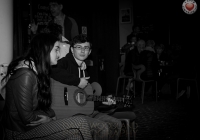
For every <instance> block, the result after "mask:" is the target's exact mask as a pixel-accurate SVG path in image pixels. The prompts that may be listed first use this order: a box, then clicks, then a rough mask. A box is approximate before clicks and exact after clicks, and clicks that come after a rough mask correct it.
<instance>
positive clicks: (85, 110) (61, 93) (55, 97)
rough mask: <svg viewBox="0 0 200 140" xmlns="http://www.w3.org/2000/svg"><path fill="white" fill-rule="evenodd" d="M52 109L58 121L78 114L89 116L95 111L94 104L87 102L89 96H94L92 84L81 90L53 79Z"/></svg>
mask: <svg viewBox="0 0 200 140" xmlns="http://www.w3.org/2000/svg"><path fill="white" fill-rule="evenodd" d="M51 92H52V105H51V107H52V109H53V110H54V111H55V113H56V116H57V119H61V118H66V117H71V116H73V115H76V114H86V115H89V114H91V113H92V112H93V110H94V102H93V101H87V100H86V98H87V96H88V95H93V89H92V86H91V85H90V84H88V85H87V87H86V88H84V89H80V88H78V87H76V86H69V85H65V84H62V83H60V82H58V81H56V80H54V79H52V78H51Z"/></svg>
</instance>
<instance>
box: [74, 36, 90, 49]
mask: <svg viewBox="0 0 200 140" xmlns="http://www.w3.org/2000/svg"><path fill="white" fill-rule="evenodd" d="M85 42H89V43H90V49H91V48H92V43H91V41H90V39H89V37H88V36H87V35H85V34H79V35H77V36H75V37H74V38H73V39H72V41H71V47H73V46H74V45H75V44H77V43H85Z"/></svg>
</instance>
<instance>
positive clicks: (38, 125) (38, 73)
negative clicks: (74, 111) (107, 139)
mask: <svg viewBox="0 0 200 140" xmlns="http://www.w3.org/2000/svg"><path fill="white" fill-rule="evenodd" d="M58 58H59V40H58V38H57V37H56V36H54V35H52V34H46V33H41V34H37V35H35V36H34V37H33V38H32V40H31V43H30V49H29V51H28V52H27V53H26V54H25V55H24V56H22V57H19V58H17V59H16V60H13V61H12V62H11V63H10V64H9V66H8V71H7V75H6V76H5V77H4V78H3V79H2V81H1V82H2V83H4V86H3V87H4V88H5V90H6V98H5V106H4V109H3V116H2V124H3V126H4V128H5V133H6V139H8V140H10V139H48V140H55V139H69V140H72V139H73V140H74V139H77V140H82V139H87V140H92V136H91V132H90V128H89V125H88V123H87V120H86V119H84V117H83V116H74V117H69V118H65V119H58V120H57V119H56V114H55V112H54V110H53V109H51V103H52V98H51V89H50V87H51V86H50V85H51V83H50V73H51V66H52V65H56V64H57V61H58ZM102 131H103V130H102ZM104 132H106V130H105V131H104Z"/></svg>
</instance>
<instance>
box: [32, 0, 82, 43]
mask: <svg viewBox="0 0 200 140" xmlns="http://www.w3.org/2000/svg"><path fill="white" fill-rule="evenodd" d="M48 2H49V7H50V12H51V15H52V16H53V19H52V20H51V21H49V23H52V22H53V23H56V24H58V25H61V26H62V35H63V36H64V37H65V38H66V39H67V40H68V41H71V40H72V38H73V37H74V36H76V35H78V34H79V31H78V25H77V22H76V21H75V19H73V18H72V17H68V16H67V15H66V14H64V13H63V8H64V5H63V1H62V0H50V1H48ZM37 28H38V25H37V24H35V22H34V21H33V23H32V24H31V31H32V32H33V33H34V34H36V32H37Z"/></svg>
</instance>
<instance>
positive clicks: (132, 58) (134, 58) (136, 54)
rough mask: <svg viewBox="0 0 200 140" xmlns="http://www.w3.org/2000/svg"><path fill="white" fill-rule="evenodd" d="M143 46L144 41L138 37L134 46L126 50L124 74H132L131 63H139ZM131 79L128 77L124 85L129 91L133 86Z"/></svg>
mask: <svg viewBox="0 0 200 140" xmlns="http://www.w3.org/2000/svg"><path fill="white" fill-rule="evenodd" d="M144 48H145V41H144V40H142V39H140V40H138V42H137V44H136V47H135V48H134V49H132V50H130V51H129V52H128V54H127V57H126V59H125V66H124V75H126V76H134V73H133V69H132V65H133V64H134V65H140V54H141V52H142V51H143V50H144ZM131 81H132V79H131V78H130V79H129V81H128V84H127V86H126V89H127V90H129V89H130V91H132V88H133V83H132V82H131ZM132 92H133V91H132Z"/></svg>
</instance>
